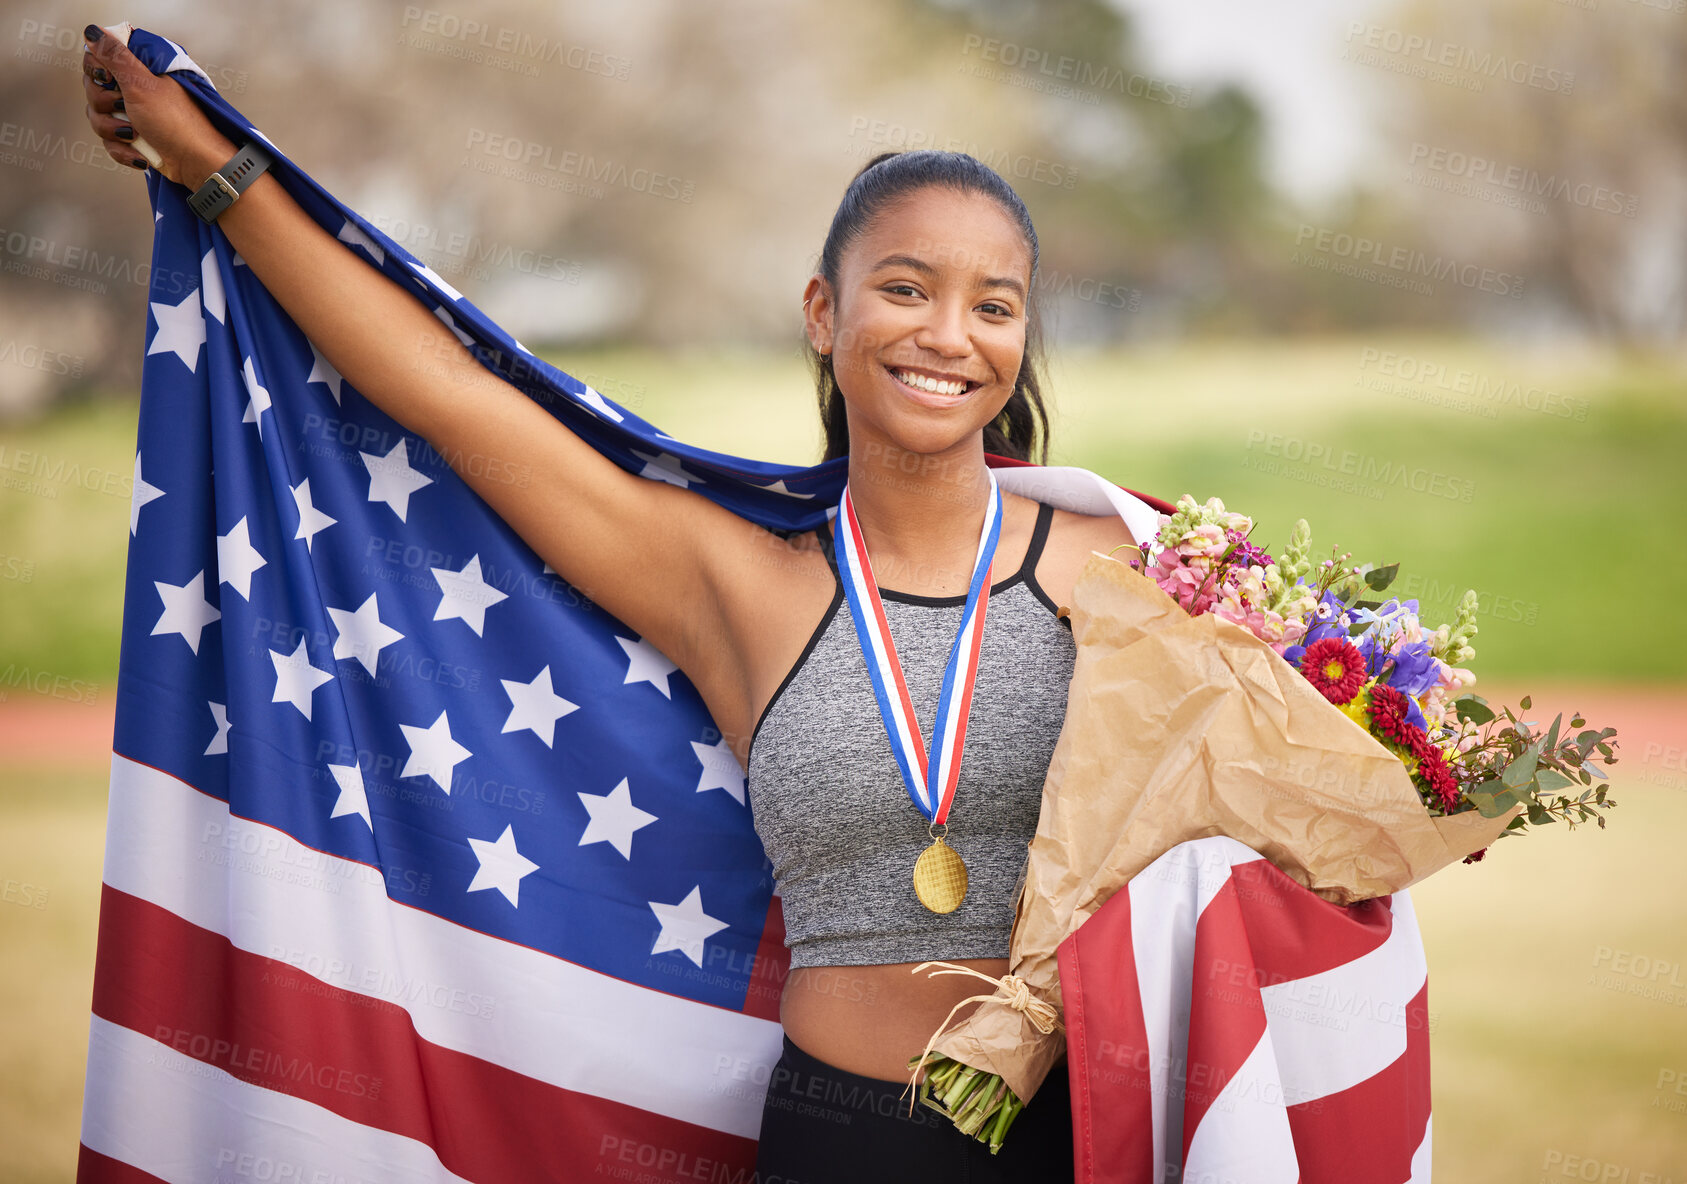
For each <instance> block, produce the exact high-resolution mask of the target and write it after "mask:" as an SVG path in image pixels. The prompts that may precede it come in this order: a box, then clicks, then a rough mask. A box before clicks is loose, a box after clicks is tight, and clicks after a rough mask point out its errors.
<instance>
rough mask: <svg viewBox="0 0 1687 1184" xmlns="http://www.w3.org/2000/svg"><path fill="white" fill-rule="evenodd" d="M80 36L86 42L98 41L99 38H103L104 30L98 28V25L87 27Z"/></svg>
mask: <svg viewBox="0 0 1687 1184" xmlns="http://www.w3.org/2000/svg"><path fill="white" fill-rule="evenodd" d="M82 36H83V37H84V38H85V39H86V40H88V41H98V40H99V39H100V38H101V37H104V36H105V30H104V29H102V28H100V27H99V26H98V25H89V26H88V27H87V28H86V29H83V30H82Z"/></svg>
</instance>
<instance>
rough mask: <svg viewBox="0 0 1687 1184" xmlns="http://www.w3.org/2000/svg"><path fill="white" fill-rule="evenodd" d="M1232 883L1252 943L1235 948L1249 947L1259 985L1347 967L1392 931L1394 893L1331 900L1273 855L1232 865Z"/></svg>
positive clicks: (1367, 952)
mask: <svg viewBox="0 0 1687 1184" xmlns="http://www.w3.org/2000/svg"><path fill="white" fill-rule="evenodd" d="M1230 883H1231V884H1232V885H1234V886H1235V889H1236V893H1235V897H1236V899H1237V900H1238V901H1239V903H1240V905H1241V908H1242V913H1243V916H1244V917H1245V918H1246V920H1247V932H1248V944H1247V945H1243V946H1239V947H1236V948H1238V949H1249V948H1251V951H1252V954H1253V959H1254V963H1255V965H1256V966H1257V967H1258V969H1259V973H1260V977H1259V978H1258V979H1256V980H1255V981H1256V985H1258V986H1262V987H1268V986H1270V985H1272V984H1273V983H1286V982H1291V981H1293V980H1294V979H1297V978H1307V977H1309V976H1311V975H1314V974H1323V973H1325V972H1326V971H1329V970H1334V969H1335V968H1336V967H1338V966H1345V965H1346V964H1347V963H1349V962H1351V961H1353V960H1354V959H1355V958H1362V957H1364V956H1365V955H1366V954H1369V953H1371V952H1372V951H1373V950H1375V949H1377V948H1378V947H1379V946H1381V945H1382V944H1383V942H1385V941H1387V940H1388V935H1389V934H1390V933H1391V932H1393V928H1394V913H1393V912H1392V911H1391V910H1390V908H1389V904H1390V902H1391V899H1392V898H1391V897H1388V896H1379V897H1375V898H1373V899H1371V900H1362V901H1360V902H1359V903H1358V904H1352V905H1345V906H1343V905H1337V904H1332V903H1331V902H1329V901H1327V900H1325V899H1324V898H1323V897H1321V896H1319V895H1318V894H1317V893H1315V892H1311V891H1309V890H1308V889H1306V888H1303V887H1301V885H1299V884H1297V883H1295V881H1294V880H1292V879H1290V878H1289V876H1288V875H1287V874H1286V873H1284V871H1283V870H1282V869H1281V868H1279V867H1278V866H1277V865H1276V864H1274V863H1272V862H1271V861H1270V860H1269V859H1251V860H1248V861H1247V862H1245V863H1238V864H1234V865H1232V866H1231V868H1230Z"/></svg>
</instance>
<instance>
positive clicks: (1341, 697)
mask: <svg viewBox="0 0 1687 1184" xmlns="http://www.w3.org/2000/svg"><path fill="white" fill-rule="evenodd" d="M1300 672H1301V674H1303V675H1305V676H1306V681H1307V682H1309V683H1311V684H1312V685H1313V686H1315V687H1317V688H1318V693H1319V694H1320V695H1323V696H1324V698H1326V699H1328V700H1329V701H1330V702H1331V703H1334V704H1336V705H1337V706H1340V705H1341V704H1343V703H1351V702H1352V701H1353V696H1355V695H1357V694H1358V693H1359V688H1360V687H1362V686H1364V685H1365V679H1366V677H1368V676H1367V674H1366V671H1365V656H1364V655H1363V654H1361V653H1360V652H1359V651H1358V650H1357V649H1355V648H1354V646H1353V643H1352V642H1350V641H1348V640H1347V639H1346V638H1345V637H1326V638H1324V639H1323V640H1322V641H1315V642H1313V643H1312V644H1311V645H1309V646H1307V647H1306V651H1305V652H1304V653H1302V654H1301V656H1300Z"/></svg>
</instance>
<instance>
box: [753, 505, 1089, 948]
mask: <svg viewBox="0 0 1687 1184" xmlns="http://www.w3.org/2000/svg"><path fill="white" fill-rule="evenodd" d="M1052 518H1053V507H1051V506H1049V505H1047V504H1044V505H1042V506H1041V507H1040V508H1039V510H1038V513H1037V525H1036V529H1035V530H1034V531H1033V533H1032V536H1031V543H1030V546H1029V547H1028V548H1027V550H1026V555H1025V561H1024V563H1023V564H1021V566H1020V568H1019V570H1017V571H1015V572H1013V573H1012V574H1010V575H1009V576H1007V578H1005V579H1000V580H997V581H995V582H994V583H992V584H991V586H990V604H989V608H988V609H987V611H986V612H985V615H984V636H983V640H982V642H981V643H980V650H979V659H978V677H977V681H976V683H975V686H974V690H973V697H972V706H971V711H970V714H969V715H968V717H967V732H966V741H965V748H964V751H963V753H962V760H961V773H960V780H959V782H958V783H957V785H956V788H955V798H954V803H953V805H952V806H951V807H950V811H949V831H948V835H947V838H946V841H947V842H948V843H949V845H950V846H952V847H954V848H955V850H956V851H958V852H959V853H960V855H961V857H962V858H963V859H964V860H965V861H966V865H967V892H966V897H965V899H964V900H963V901H962V902H961V906H960V908H958V909H956V910H955V911H954V912H952V913H941V914H940V913H933V912H931V911H930V910H928V909H927V908H926V907H925V906H924V905H923V904H921V903H920V901H919V898H918V897H916V896H915V895H914V883H913V873H914V861H915V860H916V859H917V858H919V855H920V852H921V851H923V850H925V848H926V847H927V846H928V845H929V844H930V842H931V838H930V835H929V834H928V832H927V825H928V823H927V819H926V817H925V815H924V814H922V813H920V810H919V808H918V807H917V806H915V805H914V802H913V799H912V798H910V797H909V794H908V789H907V786H906V785H905V784H904V783H903V780H902V773H901V770H900V769H899V768H898V767H897V764H896V760H895V758H894V757H893V756H892V755H891V749H890V739H889V737H888V736H887V735H886V734H885V728H884V724H883V723H882V722H881V720H880V717H879V705H878V700H877V699H876V698H875V697H874V694H873V684H872V682H871V680H870V679H869V678H868V675H867V666H866V662H865V660H864V659H863V658H862V655H861V645H860V642H859V641H858V640H857V638H856V632H855V622H854V620H853V619H852V618H851V616H850V611H849V603H848V602H847V601H846V600H845V599H844V592H843V585H842V583H841V582H839V583H838V584H837V586H836V587H835V588H834V590H833V595H832V601H831V604H830V605H829V606H828V607H827V609H826V615H825V616H824V617H822V618H821V621H820V624H819V626H818V627H816V629H815V631H814V633H813V635H812V636H811V637H810V638H809V641H808V645H807V646H806V647H805V648H804V649H803V652H802V655H801V656H800V657H799V658H798V659H797V661H796V664H795V665H794V666H793V667H792V668H791V670H790V672H789V673H788V674H786V676H785V679H784V681H783V682H782V683H781V684H780V685H779V689H778V690H776V691H775V692H774V694H773V698H772V699H771V700H770V701H769V703H768V705H767V707H766V709H765V710H764V711H763V712H762V717H761V719H760V720H758V721H757V723H756V727H755V731H754V732H753V733H752V734H751V737H750V752H749V768H748V779H747V790H748V795H749V803H750V816H751V819H752V821H753V823H754V825H755V828H756V833H757V834H758V835H759V836H760V838H761V841H762V846H763V848H764V849H765V850H766V851H767V854H768V858H769V859H770V860H771V861H772V864H773V876H774V880H775V882H776V885H777V890H778V892H779V895H780V902H781V904H782V906H783V912H784V916H785V944H786V946H787V947H789V948H790V951H791V966H792V967H803V966H845V965H848V966H862V965H878V964H883V963H888V962H921V961H926V960H928V959H947V960H952V959H957V958H1005V957H1007V955H1008V936H1009V934H1010V932H1011V930H1012V928H1013V914H1014V904H1015V899H1014V897H1015V894H1016V890H1017V888H1018V883H1019V874H1020V871H1021V869H1022V868H1023V867H1024V863H1025V856H1026V847H1027V844H1029V843H1030V841H1031V838H1032V836H1033V835H1034V834H1035V833H1036V830H1037V814H1038V809H1039V806H1040V804H1041V798H1042V789H1043V779H1044V777H1045V776H1046V775H1047V773H1048V766H1049V760H1050V758H1051V757H1052V756H1053V755H1054V746H1055V741H1056V740H1058V739H1059V736H1060V728H1061V724H1062V722H1063V721H1064V719H1065V715H1066V691H1067V687H1068V685H1069V684H1070V682H1071V680H1072V668H1073V664H1074V662H1075V660H1076V658H1077V646H1076V644H1075V643H1074V642H1073V640H1072V632H1071V627H1070V625H1068V624H1067V623H1066V622H1065V621H1064V620H1061V619H1059V618H1057V617H1056V616H1055V612H1056V605H1055V603H1054V602H1053V601H1052V600H1051V599H1050V598H1049V596H1048V594H1047V593H1046V592H1044V591H1043V589H1042V588H1041V587H1040V586H1039V585H1038V584H1037V581H1036V576H1035V570H1036V566H1037V560H1038V558H1039V557H1040V556H1041V554H1042V550H1043V544H1044V541H1045V540H1046V538H1047V536H1048V528H1049V522H1050V520H1051V519H1052ZM820 530H821V532H822V534H821V540H822V543H823V552H824V554H825V555H826V559H827V563H828V564H830V565H831V568H832V573H833V576H834V578H836V576H837V573H838V569H837V562H836V559H835V556H834V554H833V552H832V538H831V532H830V530H829V527H828V526H824V525H823V526H822V527H821V528H820ZM879 596H880V598H881V600H882V602H883V604H884V610H885V616H886V619H887V620H888V621H889V623H890V632H891V638H892V640H893V641H895V643H896V652H897V655H898V656H899V657H900V659H901V661H902V669H903V672H904V674H905V676H906V678H907V680H908V692H909V695H910V697H911V698H912V701H913V705H914V713H915V715H916V717H917V718H918V720H919V724H920V732H921V736H922V740H923V742H924V743H925V744H926V745H928V746H929V745H930V743H931V729H932V723H933V718H934V716H935V715H936V712H937V698H938V694H939V692H940V691H941V689H942V680H943V668H944V665H945V664H946V663H947V661H948V659H949V649H950V646H952V645H953V644H954V640H955V631H956V630H957V629H958V628H959V627H960V618H961V611H962V609H963V607H964V606H965V603H966V597H965V596H964V595H957V596H916V595H914V594H912V593H904V592H896V591H887V590H885V589H882V588H881V589H880V590H879Z"/></svg>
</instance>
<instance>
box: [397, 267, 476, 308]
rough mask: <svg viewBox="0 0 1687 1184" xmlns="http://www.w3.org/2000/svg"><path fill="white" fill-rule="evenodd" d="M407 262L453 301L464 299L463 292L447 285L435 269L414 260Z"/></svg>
mask: <svg viewBox="0 0 1687 1184" xmlns="http://www.w3.org/2000/svg"><path fill="white" fill-rule="evenodd" d="M406 262H408V263H409V264H410V266H411V267H413V268H415V269H416V271H417V273H418V274H420V275H421V276H422V277H423V278H424V279H426V280H427V281H428V282H429V283H431V284H433V286H434V287H436V288H438V289H439V290H440V291H441V292H444V293H445V294H446V295H447V296H449V297H451V299H452V300H461V299H462V298H463V294H462V293H461V292H459V291H457V289H455V288H453V287H452V286H451V285H450V284H448V283H446V282H445V280H444V279H443V278H442V277H441V276H440V274H439V272H437V271H435V270H434V269H433V268H431V267H429V266H428V265H427V264H426V263H420V262H417V261H416V260H414V259H410V260H406Z"/></svg>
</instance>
